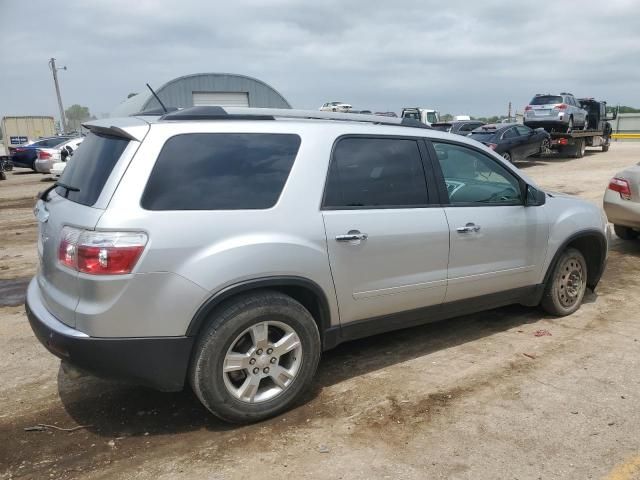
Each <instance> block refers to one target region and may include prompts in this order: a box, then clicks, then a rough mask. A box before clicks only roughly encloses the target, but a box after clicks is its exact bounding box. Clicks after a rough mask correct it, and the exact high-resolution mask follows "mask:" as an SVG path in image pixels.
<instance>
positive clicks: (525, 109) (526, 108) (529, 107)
mask: <svg viewBox="0 0 640 480" xmlns="http://www.w3.org/2000/svg"><path fill="white" fill-rule="evenodd" d="M529 110H533V108H532V107H531V105H527V106H526V107H524V111H525V112H528V111H529Z"/></svg>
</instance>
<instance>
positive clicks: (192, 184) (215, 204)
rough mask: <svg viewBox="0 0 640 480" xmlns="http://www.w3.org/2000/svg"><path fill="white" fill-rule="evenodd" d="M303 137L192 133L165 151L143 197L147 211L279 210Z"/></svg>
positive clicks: (169, 144) (174, 140)
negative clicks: (272, 208)
mask: <svg viewBox="0 0 640 480" xmlns="http://www.w3.org/2000/svg"><path fill="white" fill-rule="evenodd" d="M299 147H300V137H299V136H298V135H292V134H267V133H192V134H185V135H177V136H175V137H172V138H170V139H169V140H167V142H166V143H165V144H164V147H162V151H161V152H160V155H158V159H157V160H156V164H155V165H154V167H153V170H152V172H151V175H150V176H149V181H148V182H147V186H146V188H145V191H144V194H143V195H142V202H141V204H142V207H143V208H146V209H147V210H240V209H264V208H270V207H273V206H274V205H275V203H276V202H277V201H278V198H279V197H280V193H281V192H282V189H283V187H284V184H285V182H286V181H287V178H288V176H289V172H290V171H291V166H292V165H293V161H294V159H295V157H296V154H297V153H298V148H299Z"/></svg>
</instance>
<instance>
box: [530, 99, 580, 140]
mask: <svg viewBox="0 0 640 480" xmlns="http://www.w3.org/2000/svg"><path fill="white" fill-rule="evenodd" d="M524 124H525V125H526V126H528V127H531V128H538V127H544V128H550V129H560V130H564V131H566V132H570V131H572V130H573V129H574V128H577V127H580V128H581V129H582V130H586V129H587V128H588V127H589V118H588V112H587V111H586V110H584V109H583V108H582V107H581V106H580V103H579V102H578V100H577V99H576V98H575V97H574V96H573V95H572V94H570V93H564V92H563V93H561V94H560V95H551V94H548V93H547V94H544V95H541V94H538V95H536V96H535V97H533V98H532V99H531V101H530V102H529V105H527V106H526V107H525V109H524Z"/></svg>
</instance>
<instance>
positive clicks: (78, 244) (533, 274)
mask: <svg viewBox="0 0 640 480" xmlns="http://www.w3.org/2000/svg"><path fill="white" fill-rule="evenodd" d="M86 127H87V128H88V129H89V130H90V132H91V133H90V134H89V135H88V136H87V137H86V139H85V140H84V142H83V143H82V145H81V146H80V147H79V148H78V150H77V151H76V153H75V154H74V156H73V157H72V158H71V159H70V161H69V165H68V166H67V168H66V169H65V170H64V173H63V174H62V177H61V179H60V181H59V182H57V184H56V185H55V186H53V187H52V188H51V189H48V191H45V192H43V193H42V195H41V199H40V200H39V201H38V203H37V205H36V208H35V213H36V216H37V218H38V220H39V239H38V253H39V257H40V268H39V271H38V273H37V275H36V276H35V278H34V279H33V280H32V282H31V283H30V285H29V288H28V292H27V300H26V309H27V313H28V318H29V321H30V323H31V326H32V327H33V330H34V332H35V334H36V335H37V337H38V338H39V340H40V341H41V342H42V343H43V344H44V345H45V346H46V348H48V349H49V350H50V351H51V352H52V353H53V354H54V355H57V356H59V357H60V358H62V359H63V361H65V362H68V363H69V364H71V365H75V366H77V367H80V368H82V369H85V370H88V371H91V372H94V373H96V374H98V375H105V376H110V377H117V378H123V379H128V380H133V381H135V382H139V383H142V384H146V385H150V386H152V387H155V388H157V389H160V390H165V391H176V390H180V389H182V388H183V387H184V385H185V384H191V386H192V388H193V390H194V391H195V393H196V394H197V396H198V398H199V399H200V400H201V401H202V403H203V404H204V405H205V406H206V407H207V408H208V409H209V410H210V411H211V412H213V413H214V414H216V415H218V416H219V417H221V418H223V419H226V420H228V421H234V422H248V421H255V420H259V419H263V418H266V417H269V416H273V415H276V414H278V413H279V412H282V411H283V410H285V409H287V408H289V407H290V406H291V405H292V404H293V403H294V402H295V401H296V400H297V399H298V398H299V397H300V395H301V394H302V392H303V391H304V390H306V389H307V388H308V387H309V385H310V384H311V382H312V381H313V376H314V372H315V371H316V367H317V365H318V362H319V360H320V354H321V352H322V351H323V350H327V349H330V348H332V347H335V346H336V345H337V344H339V343H341V342H345V341H348V340H350V339H354V338H358V337H364V336H367V335H373V334H379V333H383V332H387V331H390V330H394V329H398V328H405V327H411V326H415V325H419V324H423V323H427V322H433V321H436V320H442V319H445V318H448V317H453V316H457V315H461V314H466V313H471V312H475V311H480V310H486V309H490V308H495V307H499V306H502V305H507V304H512V303H520V304H524V305H529V306H536V305H539V304H541V305H542V307H543V308H544V309H545V310H546V311H548V312H550V313H551V314H553V315H559V316H563V315H568V314H571V313H572V312H574V311H575V310H576V309H578V308H579V306H580V303H581V301H582V298H583V295H584V294H585V290H586V289H587V288H592V289H593V288H595V286H596V285H597V284H598V281H599V279H600V276H601V274H602V272H603V269H604V265H605V260H606V257H607V227H606V221H605V219H604V218H603V215H602V214H601V212H600V210H599V209H598V208H597V207H596V206H595V205H592V204H590V203H588V202H584V201H581V200H578V199H576V198H571V197H569V196H566V195H559V194H551V193H545V192H544V191H542V190H541V189H540V188H539V187H537V186H536V185H535V183H534V182H533V181H532V180H531V179H529V178H527V177H526V176H525V175H523V174H522V172H520V171H519V170H517V169H516V168H515V167H514V166H513V165H510V164H509V163H506V162H505V161H504V160H503V159H502V158H501V157H500V156H499V155H497V154H495V153H494V152H493V151H491V150H489V149H488V148H486V147H484V146H483V145H482V144H480V143H478V142H476V141H473V140H469V139H467V138H465V137H461V136H458V135H453V134H448V133H445V132H440V131H436V130H432V129H430V128H426V127H425V126H424V125H422V124H419V123H417V122H415V121H412V120H410V119H400V118H384V117H379V116H367V115H355V114H339V113H328V112H310V111H308V112H304V111H295V110H294V111H292V110H266V109H246V108H242V109H232V108H228V109H222V108H220V107H194V108H191V109H185V110H181V111H177V112H174V113H169V114H166V115H164V116H163V117H160V118H159V117H151V116H138V117H129V118H121V119H106V120H97V121H93V122H90V123H88V124H87V125H86Z"/></svg>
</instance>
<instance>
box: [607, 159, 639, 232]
mask: <svg viewBox="0 0 640 480" xmlns="http://www.w3.org/2000/svg"><path fill="white" fill-rule="evenodd" d="M604 211H605V213H606V214H607V218H608V219H609V221H610V222H611V223H613V228H614V231H615V232H616V235H618V236H619V237H620V238H622V239H623V240H633V239H636V238H638V236H639V235H640V164H638V165H634V166H632V167H629V168H627V169H625V170H623V171H621V172H618V173H616V175H615V177H613V178H612V179H611V181H610V182H609V186H608V187H607V190H606V191H605V192H604Z"/></svg>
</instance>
